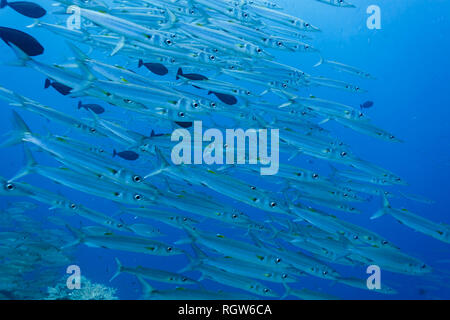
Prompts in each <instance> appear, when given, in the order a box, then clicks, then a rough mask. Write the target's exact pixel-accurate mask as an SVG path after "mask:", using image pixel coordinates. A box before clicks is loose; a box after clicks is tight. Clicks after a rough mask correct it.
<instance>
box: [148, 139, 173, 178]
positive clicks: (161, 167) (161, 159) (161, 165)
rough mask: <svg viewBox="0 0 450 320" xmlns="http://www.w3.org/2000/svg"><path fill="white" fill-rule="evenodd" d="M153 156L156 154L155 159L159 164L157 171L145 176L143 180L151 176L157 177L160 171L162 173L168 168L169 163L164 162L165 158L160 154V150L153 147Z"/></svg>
mask: <svg viewBox="0 0 450 320" xmlns="http://www.w3.org/2000/svg"><path fill="white" fill-rule="evenodd" d="M155 154H156V159H157V161H158V163H159V165H158V169H156V170H155V171H152V172H150V173H149V174H147V175H146V176H145V177H144V180H145V179H147V178H149V177H151V176H154V175H157V174H159V173H161V172H162V171H164V169H166V168H168V167H170V163H169V162H168V161H167V160H166V158H165V157H164V155H163V154H162V152H161V150H160V149H159V148H158V147H155Z"/></svg>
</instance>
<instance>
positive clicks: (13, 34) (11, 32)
mask: <svg viewBox="0 0 450 320" xmlns="http://www.w3.org/2000/svg"><path fill="white" fill-rule="evenodd" d="M0 38H2V40H3V41H4V42H5V43H6V44H7V45H8V46H10V43H12V44H14V45H15V46H16V47H18V48H19V49H20V50H22V51H23V52H25V53H26V54H27V55H29V56H30V57H34V56H38V55H40V54H43V53H44V47H43V46H42V45H41V44H40V43H39V42H38V41H37V40H36V39H35V38H33V37H32V36H30V35H29V34H27V33H25V32H22V31H19V30H16V29H11V28H6V27H0Z"/></svg>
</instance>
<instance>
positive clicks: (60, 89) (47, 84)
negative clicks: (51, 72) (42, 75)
mask: <svg viewBox="0 0 450 320" xmlns="http://www.w3.org/2000/svg"><path fill="white" fill-rule="evenodd" d="M49 87H53V89H55V90H56V91H58V92H59V93H61V94H62V95H63V96H67V95H68V94H70V92H71V91H72V88H71V87H68V86H66V85H64V84H62V83H59V82H56V81H53V82H52V81H51V80H50V79H45V85H44V88H45V89H47V88H49Z"/></svg>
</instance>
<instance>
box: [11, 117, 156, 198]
mask: <svg viewBox="0 0 450 320" xmlns="http://www.w3.org/2000/svg"><path fill="white" fill-rule="evenodd" d="M14 124H15V132H13V136H12V137H11V138H10V139H11V140H10V142H7V144H11V143H13V142H14V141H15V140H16V141H17V140H18V141H23V142H28V143H31V144H33V145H35V146H37V147H39V148H40V149H42V150H45V151H47V152H48V153H50V154H52V155H53V156H54V157H56V158H57V160H58V161H60V162H61V163H63V164H65V165H72V166H76V167H83V168H84V169H86V170H89V171H92V173H93V174H95V175H96V176H98V177H107V178H109V179H112V180H114V181H116V182H117V183H123V184H125V185H127V186H130V187H132V188H136V189H142V190H146V191H147V192H149V193H151V192H153V191H154V188H153V186H151V185H149V184H148V183H147V182H145V181H144V179H143V178H142V177H141V176H140V175H138V174H136V173H133V172H131V171H129V170H127V169H126V168H124V167H122V166H120V165H118V164H115V163H114V162H112V161H107V160H106V159H105V158H104V157H101V156H99V155H98V154H97V153H91V154H86V150H84V152H80V151H78V150H77V149H76V148H72V147H71V146H70V144H69V141H67V140H65V139H64V138H61V137H58V138H56V139H53V138H51V137H49V138H46V139H42V138H40V137H39V136H37V135H35V134H33V133H32V132H31V130H30V129H29V128H28V127H27V125H26V124H25V122H24V121H23V120H22V119H21V118H20V116H19V115H18V114H17V113H14ZM11 141H12V142H11ZM28 156H29V159H28V160H29V162H30V163H29V166H30V168H31V167H32V166H33V165H34V160H33V159H32V158H30V155H28ZM24 173H25V174H26V171H25V172H24Z"/></svg>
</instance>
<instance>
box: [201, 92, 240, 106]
mask: <svg viewBox="0 0 450 320" xmlns="http://www.w3.org/2000/svg"><path fill="white" fill-rule="evenodd" d="M208 94H213V95H215V96H216V97H217V98H218V99H219V100H220V101H222V102H223V103H225V104H227V105H229V106H232V105H235V104H236V103H237V102H238V100H237V99H236V97H234V96H231V95H229V94H224V93H219V92H213V91H210V92H208Z"/></svg>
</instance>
